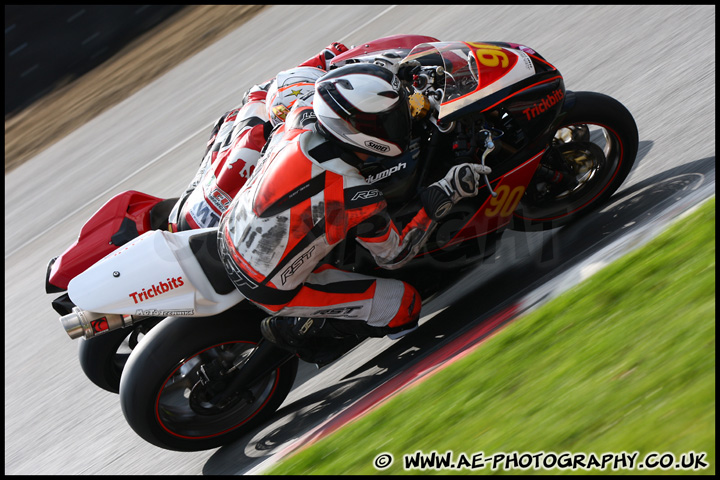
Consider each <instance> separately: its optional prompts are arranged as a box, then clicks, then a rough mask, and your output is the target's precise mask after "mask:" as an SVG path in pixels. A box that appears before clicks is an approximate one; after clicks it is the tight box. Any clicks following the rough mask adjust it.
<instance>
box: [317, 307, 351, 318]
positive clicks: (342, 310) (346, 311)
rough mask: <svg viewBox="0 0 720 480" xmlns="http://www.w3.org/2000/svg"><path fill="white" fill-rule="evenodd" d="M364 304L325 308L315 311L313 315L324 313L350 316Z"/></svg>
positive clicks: (326, 314) (325, 314)
mask: <svg viewBox="0 0 720 480" xmlns="http://www.w3.org/2000/svg"><path fill="white" fill-rule="evenodd" d="M361 308H363V307H362V305H354V306H351V307H335V308H326V309H324V310H318V311H317V312H315V313H313V315H324V316H331V317H341V316H342V317H347V316H349V315H350V314H351V313H352V312H353V311H355V310H360V309H361Z"/></svg>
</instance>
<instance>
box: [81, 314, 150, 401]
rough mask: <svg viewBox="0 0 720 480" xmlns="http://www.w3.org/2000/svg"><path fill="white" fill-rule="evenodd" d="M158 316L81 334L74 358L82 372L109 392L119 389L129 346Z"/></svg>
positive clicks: (146, 330) (134, 343)
mask: <svg viewBox="0 0 720 480" xmlns="http://www.w3.org/2000/svg"><path fill="white" fill-rule="evenodd" d="M160 320H161V319H160V318H149V319H146V320H143V321H142V322H141V323H139V324H137V325H133V326H131V327H126V328H120V329H117V330H113V331H111V332H107V333H103V334H101V335H98V336H97V337H92V338H87V339H85V338H81V339H80V346H79V347H78V360H79V361H80V366H81V367H82V369H83V372H85V375H86V376H87V377H88V378H89V379H90V381H91V382H93V383H94V384H95V385H97V386H98V387H100V388H102V389H103V390H107V391H108V392H111V393H118V392H119V391H120V377H121V375H122V371H123V368H125V363H127V360H128V357H129V356H130V353H131V352H132V351H133V349H134V348H135V347H136V346H137V344H138V342H139V341H140V340H141V339H142V337H143V335H145V334H146V333H147V332H148V331H149V330H150V329H151V328H152V327H153V326H154V325H156V324H157V322H159V321H160Z"/></svg>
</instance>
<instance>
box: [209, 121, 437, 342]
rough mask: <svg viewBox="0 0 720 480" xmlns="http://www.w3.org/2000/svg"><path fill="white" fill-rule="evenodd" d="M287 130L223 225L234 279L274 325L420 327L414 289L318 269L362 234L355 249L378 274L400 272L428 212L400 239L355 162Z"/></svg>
mask: <svg viewBox="0 0 720 480" xmlns="http://www.w3.org/2000/svg"><path fill="white" fill-rule="evenodd" d="M285 127H286V132H285V134H284V136H283V137H282V138H281V139H279V140H277V139H276V141H275V142H274V146H273V147H272V148H271V149H269V150H268V151H267V152H266V154H265V155H264V156H263V158H262V160H261V163H260V165H259V166H258V167H257V171H256V172H255V174H254V175H253V177H252V178H251V179H250V181H249V182H248V183H247V184H245V186H244V187H243V188H242V189H241V190H240V192H239V193H238V195H237V196H236V198H235V199H234V201H233V203H232V204H231V206H230V208H229V209H228V211H227V212H226V213H225V215H224V216H223V217H222V219H221V221H220V228H219V232H218V237H219V238H218V240H219V241H218V244H219V248H218V249H219V252H220V256H221V259H222V261H223V263H224V264H225V268H226V270H227V272H228V275H229V276H230V278H231V279H232V281H233V282H234V283H235V285H236V287H237V288H238V289H239V290H240V292H242V293H243V295H245V296H246V297H247V298H248V299H249V300H251V301H252V302H254V303H256V304H257V305H258V306H260V307H261V308H263V309H264V310H265V311H267V312H268V313H270V314H272V315H274V316H298V317H315V318H319V317H325V318H336V319H347V320H364V321H365V322H367V323H368V324H369V325H370V326H374V327H391V328H393V329H394V328H395V327H403V326H412V325H413V324H414V323H415V322H416V321H417V319H418V317H419V314H420V307H421V298H420V296H419V294H418V292H417V291H416V290H415V289H414V288H413V287H412V286H411V285H409V284H407V283H404V282H401V281H399V280H394V279H383V278H375V277H371V276H366V275H360V274H356V273H351V272H346V271H342V270H339V269H337V268H334V267H332V266H330V265H320V266H319V267H318V264H319V262H320V261H321V260H322V259H323V258H324V257H325V256H326V255H327V254H328V253H329V252H330V251H331V250H332V249H333V248H334V247H335V246H337V245H338V244H339V243H340V242H341V241H343V240H344V239H345V238H346V236H347V235H348V232H349V231H350V229H352V228H353V227H356V226H357V227H358V229H357V231H358V232H359V235H358V236H357V237H356V240H357V241H358V242H359V243H360V244H361V245H362V246H364V247H365V248H367V249H368V250H369V251H370V252H371V253H372V255H373V257H374V258H375V260H376V262H377V263H378V265H379V266H381V267H383V268H389V269H392V268H398V267H400V266H402V265H403V264H404V263H406V262H407V261H409V260H410V259H412V258H413V257H414V256H415V254H416V253H417V252H418V250H419V249H420V248H421V247H422V245H423V244H424V242H425V239H426V238H427V236H428V234H429V233H430V231H431V229H432V228H433V226H434V222H432V221H431V219H430V218H429V217H428V215H427V214H426V213H425V210H424V209H421V210H420V211H419V212H418V214H417V215H416V216H415V217H414V218H413V220H412V221H411V222H410V223H409V224H408V225H407V226H406V227H405V229H404V230H403V231H402V232H400V231H399V230H398V228H397V227H396V226H395V224H394V223H393V221H392V219H391V218H390V216H389V214H388V212H387V203H386V201H385V200H384V198H383V194H382V192H380V191H379V190H378V189H376V188H373V187H372V185H370V184H368V183H367V182H366V180H365V178H363V176H362V175H361V174H360V172H359V170H358V167H359V166H360V165H361V162H362V161H361V160H360V159H359V158H358V157H357V156H355V155H354V154H352V153H349V152H348V151H344V150H342V149H340V148H339V147H338V146H337V145H336V144H335V143H333V142H331V141H328V140H327V139H326V138H325V137H324V136H323V135H321V134H320V133H318V132H317V130H316V127H312V128H310V129H302V128H291V129H288V128H287V127H289V125H288V124H287V123H286V125H285ZM360 232H361V233H360ZM400 329H402V328H400Z"/></svg>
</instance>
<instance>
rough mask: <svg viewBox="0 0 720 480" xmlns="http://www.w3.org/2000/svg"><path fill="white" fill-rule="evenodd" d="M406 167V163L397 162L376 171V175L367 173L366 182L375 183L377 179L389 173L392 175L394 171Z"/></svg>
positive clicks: (387, 175)
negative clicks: (385, 168)
mask: <svg viewBox="0 0 720 480" xmlns="http://www.w3.org/2000/svg"><path fill="white" fill-rule="evenodd" d="M405 167H407V164H406V163H398V164H397V165H395V166H394V167H392V168H389V169H387V170H383V171H382V172H380V173H378V174H377V175H368V177H367V182H368V183H375V182H377V181H378V180H382V179H383V178H387V177H389V176H390V175H392V174H393V173H395V172H399V171H400V170H402V169H403V168H405Z"/></svg>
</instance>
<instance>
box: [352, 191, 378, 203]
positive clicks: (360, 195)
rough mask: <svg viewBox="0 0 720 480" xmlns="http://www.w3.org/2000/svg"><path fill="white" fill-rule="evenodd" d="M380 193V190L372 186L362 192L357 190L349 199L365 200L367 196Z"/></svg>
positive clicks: (375, 195) (374, 195)
mask: <svg viewBox="0 0 720 480" xmlns="http://www.w3.org/2000/svg"><path fill="white" fill-rule="evenodd" d="M379 195H380V190H378V189H377V188H373V189H372V190H363V191H362V192H357V193H356V194H355V195H354V196H353V197H352V199H351V201H354V200H367V199H368V198H375V197H377V196H379Z"/></svg>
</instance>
